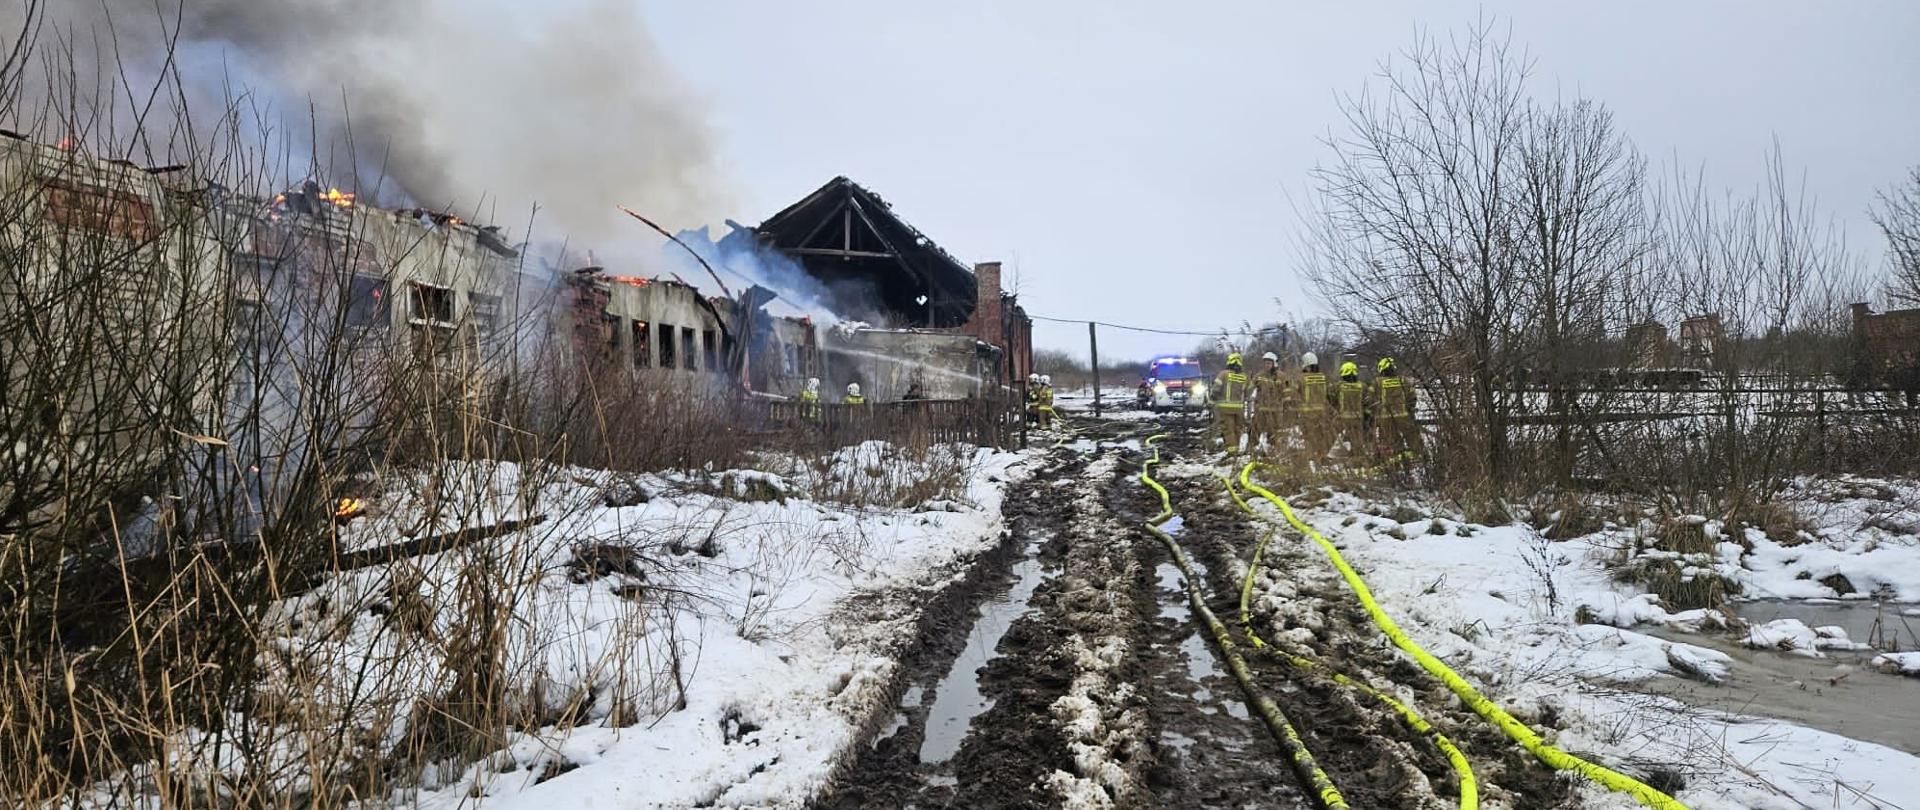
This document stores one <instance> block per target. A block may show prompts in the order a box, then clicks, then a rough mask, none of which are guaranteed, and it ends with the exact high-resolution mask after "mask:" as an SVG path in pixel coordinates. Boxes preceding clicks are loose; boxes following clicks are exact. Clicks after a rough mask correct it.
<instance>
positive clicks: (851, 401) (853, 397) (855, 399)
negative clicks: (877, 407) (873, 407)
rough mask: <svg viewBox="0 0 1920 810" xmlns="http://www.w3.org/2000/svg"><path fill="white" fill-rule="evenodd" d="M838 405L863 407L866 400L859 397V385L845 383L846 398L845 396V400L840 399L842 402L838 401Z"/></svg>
mask: <svg viewBox="0 0 1920 810" xmlns="http://www.w3.org/2000/svg"><path fill="white" fill-rule="evenodd" d="M840 404H842V405H865V404H867V398H866V397H863V396H860V384H859V383H847V396H846V398H845V399H842V400H840Z"/></svg>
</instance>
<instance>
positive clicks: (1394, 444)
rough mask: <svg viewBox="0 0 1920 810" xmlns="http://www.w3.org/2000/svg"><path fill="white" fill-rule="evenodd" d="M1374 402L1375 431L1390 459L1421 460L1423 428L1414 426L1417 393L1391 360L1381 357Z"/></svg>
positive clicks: (1376, 373)
mask: <svg viewBox="0 0 1920 810" xmlns="http://www.w3.org/2000/svg"><path fill="white" fill-rule="evenodd" d="M1374 371H1375V374H1374V377H1373V388H1372V397H1371V399H1372V402H1371V404H1370V405H1369V410H1370V411H1371V412H1372V413H1373V429H1374V433H1375V434H1376V435H1378V436H1379V437H1380V438H1379V443H1380V445H1381V446H1382V447H1385V448H1386V451H1385V452H1386V453H1387V455H1388V458H1398V457H1400V456H1401V454H1406V455H1407V456H1408V457H1410V458H1419V457H1420V454H1421V453H1422V452H1423V448H1422V445H1423V442H1421V440H1420V426H1419V425H1416V424H1414V421H1413V409H1414V392H1413V386H1411V385H1408V384H1407V379H1406V378H1405V377H1402V376H1400V368H1399V366H1398V365H1397V364H1395V363H1394V362H1393V358H1391V357H1382V358H1380V362H1379V363H1377V364H1375V366H1374Z"/></svg>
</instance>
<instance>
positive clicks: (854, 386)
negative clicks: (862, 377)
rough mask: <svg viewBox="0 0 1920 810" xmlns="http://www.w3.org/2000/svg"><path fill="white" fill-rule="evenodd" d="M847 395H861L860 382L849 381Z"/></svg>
mask: <svg viewBox="0 0 1920 810" xmlns="http://www.w3.org/2000/svg"><path fill="white" fill-rule="evenodd" d="M847 396H850V397H857V396H860V384H859V383H847Z"/></svg>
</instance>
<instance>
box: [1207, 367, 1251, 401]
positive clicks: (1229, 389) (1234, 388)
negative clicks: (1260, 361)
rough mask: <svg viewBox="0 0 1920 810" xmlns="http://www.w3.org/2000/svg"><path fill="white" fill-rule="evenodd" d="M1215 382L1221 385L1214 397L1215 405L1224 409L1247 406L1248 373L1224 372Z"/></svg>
mask: <svg viewBox="0 0 1920 810" xmlns="http://www.w3.org/2000/svg"><path fill="white" fill-rule="evenodd" d="M1214 384H1215V385H1218V386H1219V387H1220V391H1219V394H1218V395H1217V396H1215V397H1214V398H1213V404H1214V406H1215V407H1217V408H1219V409H1221V410H1224V411H1238V410H1244V409H1245V408H1246V407H1247V375H1246V374H1244V373H1242V372H1238V371H1228V372H1225V373H1222V374H1221V375H1220V379H1218V380H1216V381H1215V383H1214Z"/></svg>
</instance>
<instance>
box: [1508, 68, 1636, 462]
mask: <svg viewBox="0 0 1920 810" xmlns="http://www.w3.org/2000/svg"><path fill="white" fill-rule="evenodd" d="M1529 113H1530V114H1529V115H1528V117H1527V120H1526V126H1525V131H1524V136H1523V138H1522V140H1521V146H1520V149H1519V151H1518V163H1517V165H1518V174H1519V177H1520V183H1519V184H1518V185H1517V186H1516V188H1515V196H1516V200H1517V201H1516V204H1515V206H1514V209H1515V213H1516V215H1517V216H1518V217H1519V219H1520V222H1521V226H1520V227H1519V228H1518V229H1517V231H1516V234H1517V237H1518V239H1519V244H1518V245H1517V248H1518V250H1519V252H1520V254H1521V256H1522V259H1521V261H1520V262H1519V265H1518V266H1519V269H1520V274H1521V279H1520V282H1521V284H1522V286H1523V288H1524V290H1525V294H1524V296H1523V297H1522V305H1523V306H1525V307H1526V311H1525V312H1524V313H1523V315H1522V317H1523V318H1524V320H1525V322H1526V323H1528V324H1530V326H1531V328H1530V329H1529V330H1528V331H1527V337H1526V339H1525V340H1524V341H1523V343H1522V345H1521V347H1520V349H1521V352H1522V355H1521V356H1522V359H1521V362H1522V363H1523V364H1524V366H1525V367H1528V368H1534V369H1545V374H1544V375H1543V376H1544V377H1545V379H1546V380H1547V382H1548V403H1547V413H1549V414H1550V415H1551V416H1552V417H1553V420H1554V426H1553V436H1554V448H1555V451H1554V467H1555V470H1556V473H1557V476H1556V477H1557V478H1558V479H1559V480H1561V481H1565V480H1566V479H1568V478H1569V477H1570V476H1571V475H1572V474H1573V469H1574V460H1575V451H1574V447H1575V445H1574V442H1575V437H1574V435H1573V434H1574V430H1575V421H1576V414H1575V412H1574V408H1575V404H1576V403H1575V393H1574V389H1575V388H1576V387H1577V386H1579V385H1580V384H1581V383H1583V382H1585V381H1586V380H1587V379H1589V378H1590V377H1591V375H1590V374H1589V373H1590V372H1593V371H1603V370H1605V369H1607V368H1612V367H1622V366H1627V365H1630V364H1631V363H1632V360H1633V358H1631V357H1630V356H1628V354H1629V352H1631V351H1632V349H1633V347H1631V346H1628V345H1627V344H1626V342H1625V341H1610V340H1609V336H1612V335H1622V334H1624V333H1625V331H1626V330H1627V329H1628V328H1629V327H1631V326H1633V325H1635V324H1638V323H1642V322H1644V321H1647V320H1649V319H1651V318H1652V317H1653V315H1654V311H1653V306H1652V304H1651V303H1650V302H1651V301H1652V300H1654V299H1653V297H1652V296H1646V295H1643V294H1641V293H1643V292H1644V291H1645V288H1646V287H1647V286H1648V285H1647V283H1646V279H1645V271H1644V269H1643V266H1644V259H1645V257H1646V255H1647V253H1648V234H1647V226H1648V222H1647V212H1646V206H1645V192H1646V182H1645V178H1646V161H1645V160H1644V159H1643V158H1641V157H1640V155H1639V153H1638V152H1637V151H1636V150H1635V149H1634V148H1633V146H1632V145H1631V144H1629V143H1628V142H1627V140H1626V139H1625V138H1624V137H1623V136H1621V135H1620V134H1619V132H1618V131H1617V130H1615V129H1614V127H1613V116H1612V114H1611V113H1610V112H1608V111H1607V109H1606V108H1605V107H1603V106H1601V105H1599V104H1597V103H1595V102H1592V101H1587V100H1575V101H1572V102H1569V103H1564V104H1563V103H1555V104H1550V105H1535V106H1533V107H1532V109H1531V110H1530V111H1529ZM1586 404H1587V406H1588V407H1605V405H1606V403H1603V402H1598V401H1594V400H1592V399H1591V398H1589V400H1588V402H1587V403H1586Z"/></svg>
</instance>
